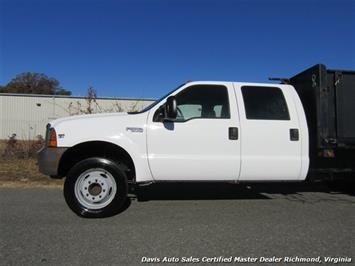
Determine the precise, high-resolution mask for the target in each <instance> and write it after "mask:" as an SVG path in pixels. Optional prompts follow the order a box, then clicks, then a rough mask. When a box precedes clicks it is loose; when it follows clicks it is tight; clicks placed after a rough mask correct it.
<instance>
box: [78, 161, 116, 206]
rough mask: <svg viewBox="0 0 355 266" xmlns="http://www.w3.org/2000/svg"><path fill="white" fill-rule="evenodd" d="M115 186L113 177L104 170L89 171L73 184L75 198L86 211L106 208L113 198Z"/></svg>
mask: <svg viewBox="0 0 355 266" xmlns="http://www.w3.org/2000/svg"><path fill="white" fill-rule="evenodd" d="M116 191H117V185H116V181H115V179H114V177H113V176H112V175H111V174H110V173H109V172H107V171H106V170H104V169H99V168H95V169H89V170H87V171H85V172H84V173H82V174H81V175H80V176H79V177H78V179H77V180H76V183H75V196H76V198H77V200H78V201H79V203H80V204H82V205H83V206H84V207H86V208H88V209H100V208H103V207H105V206H107V205H108V204H109V203H110V202H111V201H112V200H113V198H114V197H115V194H116Z"/></svg>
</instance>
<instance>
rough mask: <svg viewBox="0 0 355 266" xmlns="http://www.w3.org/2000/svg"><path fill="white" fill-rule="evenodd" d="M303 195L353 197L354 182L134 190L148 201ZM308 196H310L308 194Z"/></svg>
mask: <svg viewBox="0 0 355 266" xmlns="http://www.w3.org/2000/svg"><path fill="white" fill-rule="evenodd" d="M306 192H321V193H329V194H332V195H334V194H336V195H338V194H339V195H355V192H354V183H331V184H329V183H325V182H319V183H285V182H284V183H264V184H225V183H204V182H203V183H201V182H200V183H157V184H152V185H149V186H141V187H136V188H135V190H134V191H133V193H132V194H133V195H134V196H133V198H135V199H137V200H138V201H151V200H227V199H259V200H260V199H264V200H265V199H275V198H286V199H293V200H297V199H298V200H300V201H304V200H307V196H306V195H307V193H306ZM308 194H310V193H308ZM354 201H355V199H354Z"/></svg>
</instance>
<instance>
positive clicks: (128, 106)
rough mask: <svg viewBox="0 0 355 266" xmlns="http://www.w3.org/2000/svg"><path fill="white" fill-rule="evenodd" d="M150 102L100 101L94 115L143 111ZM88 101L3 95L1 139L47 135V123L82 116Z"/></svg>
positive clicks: (0, 122) (44, 96)
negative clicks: (62, 118)
mask: <svg viewBox="0 0 355 266" xmlns="http://www.w3.org/2000/svg"><path fill="white" fill-rule="evenodd" d="M152 101H153V100H150V99H121V98H98V99H97V100H96V103H95V102H94V103H92V104H91V108H92V109H93V112H95V113H97V112H119V111H123V112H125V111H132V110H141V109H142V108H143V107H144V106H146V105H148V104H150V103H151V102H152ZM87 107H88V102H87V100H86V99H85V98H84V97H68V96H55V97H54V96H51V95H19V94H5V93H3V94H1V93H0V139H8V138H9V137H10V136H11V135H12V134H16V138H17V139H35V138H36V136H37V135H42V136H44V134H45V127H46V125H47V123H48V122H49V121H51V120H54V119H56V118H59V117H65V116H70V115H75V114H82V113H83V111H86V109H87Z"/></svg>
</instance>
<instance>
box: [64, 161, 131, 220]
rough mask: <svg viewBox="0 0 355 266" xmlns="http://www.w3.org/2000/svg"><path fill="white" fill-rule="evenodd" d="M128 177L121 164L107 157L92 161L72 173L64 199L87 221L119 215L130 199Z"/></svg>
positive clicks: (72, 170)
mask: <svg viewBox="0 0 355 266" xmlns="http://www.w3.org/2000/svg"><path fill="white" fill-rule="evenodd" d="M127 193H128V185H127V176H126V174H125V173H124V171H122V170H121V169H120V168H119V166H118V164H117V163H115V162H113V161H111V160H109V159H104V158H89V159H85V160H83V161H80V162H79V163H77V164H75V165H74V166H73V168H72V169H70V170H69V173H68V174H67V178H66V180H65V183H64V197H65V201H66V202H67V204H68V206H69V207H70V209H72V210H73V211H74V212H75V213H76V214H77V215H79V216H82V217H87V218H101V217H108V216H112V215H115V214H117V213H118V212H119V211H120V210H121V208H122V207H123V205H124V203H125V202H126V200H127Z"/></svg>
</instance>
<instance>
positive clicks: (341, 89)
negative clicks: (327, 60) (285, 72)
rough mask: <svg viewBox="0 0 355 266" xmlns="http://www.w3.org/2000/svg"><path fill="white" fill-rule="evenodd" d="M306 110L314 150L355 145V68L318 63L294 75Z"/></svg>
mask: <svg viewBox="0 0 355 266" xmlns="http://www.w3.org/2000/svg"><path fill="white" fill-rule="evenodd" d="M290 84H291V85H293V86H294V87H295V88H296V90H297V93H298V94H299V96H300V98H301V101H302V104H303V107H304V109H305V112H306V116H307V122H308V127H309V131H310V141H311V143H310V144H311V149H312V150H313V151H315V150H319V149H328V148H355V71H347V70H331V69H327V68H326V66H325V65H322V64H319V65H315V66H313V67H311V68H309V69H307V70H305V71H303V72H301V73H299V74H297V75H296V76H294V77H292V78H290Z"/></svg>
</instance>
